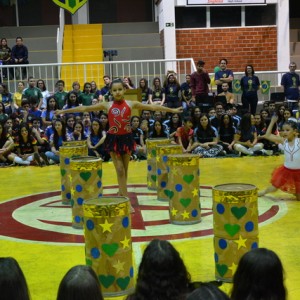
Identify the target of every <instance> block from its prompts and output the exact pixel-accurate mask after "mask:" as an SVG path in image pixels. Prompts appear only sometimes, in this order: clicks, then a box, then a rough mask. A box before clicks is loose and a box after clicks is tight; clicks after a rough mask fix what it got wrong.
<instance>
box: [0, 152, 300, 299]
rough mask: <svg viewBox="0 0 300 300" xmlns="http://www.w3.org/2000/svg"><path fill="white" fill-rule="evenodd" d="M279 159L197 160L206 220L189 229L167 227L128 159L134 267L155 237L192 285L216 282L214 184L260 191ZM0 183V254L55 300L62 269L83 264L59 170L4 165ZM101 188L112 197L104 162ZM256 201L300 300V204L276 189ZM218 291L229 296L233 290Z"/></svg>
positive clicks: (265, 235) (112, 181)
mask: <svg viewBox="0 0 300 300" xmlns="http://www.w3.org/2000/svg"><path fill="white" fill-rule="evenodd" d="M282 161H283V157H282V156H278V157H242V158H218V159H201V160H200V186H201V188H200V194H201V205H202V208H203V209H206V217H203V219H202V222H201V223H199V224H196V225H188V226H175V225H170V224H168V221H167V219H168V212H167V208H166V207H165V206H166V204H165V203H161V202H158V201H157V200H156V194H155V192H153V191H148V190H147V187H146V172H147V166H146V162H145V161H141V162H131V163H130V170H129V191H130V195H131V198H132V199H133V203H134V205H135V208H136V211H137V212H136V214H135V215H134V216H133V220H132V224H133V229H132V236H133V252H134V260H135V270H136V269H137V266H138V264H139V261H140V258H141V255H142V251H143V249H144V247H145V244H147V243H148V241H149V240H151V239H152V238H154V237H156V238H164V239H169V240H170V241H171V242H172V243H173V245H174V246H175V247H176V249H177V250H178V251H179V252H180V254H181V256H182V258H183V259H184V261H185V263H186V265H187V267H188V270H189V272H190V273H191V275H192V280H193V281H211V280H214V279H215V274H214V249H213V235H212V234H211V228H212V216H211V203H212V200H211V187H213V186H214V185H217V184H224V183H234V182H239V183H249V184H254V185H256V186H257V187H258V188H259V189H262V188H265V187H266V186H267V185H268V182H269V180H270V176H271V172H272V170H273V169H274V167H276V166H278V165H280V164H282ZM0 182H1V185H0V191H1V192H0V256H13V257H15V258H16V259H17V260H18V261H19V263H20V265H21V267H22V269H23V271H24V273H25V275H26V278H27V281H28V284H29V288H30V291H31V295H32V299H33V300H35V299H36V300H40V299H44V300H48V299H49V300H50V299H51V300H52V299H55V298H56V292H57V288H58V285H59V282H60V280H61V278H62V277H63V275H64V274H65V273H66V272H67V270H68V269H69V268H70V267H72V266H74V265H77V264H84V263H85V256H84V244H83V237H82V231H80V230H75V229H73V228H71V226H70V215H71V213H70V209H69V208H67V207H62V205H61V204H60V201H59V200H60V192H59V191H60V168H59V167H58V166H49V167H44V168H39V167H10V168H2V169H0ZM103 184H104V187H105V190H104V193H116V191H117V186H116V177H115V173H114V169H113V165H112V164H111V163H104V164H103ZM28 196H29V197H28ZM258 201H259V213H260V215H263V216H264V217H262V218H261V221H260V225H259V246H260V247H267V248H270V249H272V250H274V251H275V252H276V253H278V255H279V256H280V258H281V260H282V262H283V265H284V269H285V277H286V286H287V289H288V295H289V299H291V300H299V299H300V285H299V282H300V256H299V254H298V253H299V247H300V235H299V228H300V225H299V214H300V203H299V202H296V201H295V200H294V199H293V197H291V196H289V195H287V194H284V193H281V192H278V193H276V194H274V195H272V196H270V197H263V198H259V199H258ZM145 207H146V208H145ZM209 210H210V211H209ZM170 226H173V227H170ZM173 230H174V232H173ZM222 289H224V290H225V291H229V289H230V285H228V284H225V285H223V286H222ZM117 299H122V297H119V298H117Z"/></svg>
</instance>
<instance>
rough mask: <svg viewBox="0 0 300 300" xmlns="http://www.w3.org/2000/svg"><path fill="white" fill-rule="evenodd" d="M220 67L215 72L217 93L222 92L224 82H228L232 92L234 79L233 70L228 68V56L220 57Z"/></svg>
mask: <svg viewBox="0 0 300 300" xmlns="http://www.w3.org/2000/svg"><path fill="white" fill-rule="evenodd" d="M219 63H220V68H221V70H219V71H218V72H216V73H215V83H216V85H217V94H221V93H222V83H224V82H227V83H228V85H229V89H228V90H229V92H231V93H232V81H233V78H234V77H233V72H232V71H231V70H229V69H227V64H228V61H227V59H226V58H222V59H220V62H219Z"/></svg>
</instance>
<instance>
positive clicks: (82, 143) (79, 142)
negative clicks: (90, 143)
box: [63, 140, 87, 147]
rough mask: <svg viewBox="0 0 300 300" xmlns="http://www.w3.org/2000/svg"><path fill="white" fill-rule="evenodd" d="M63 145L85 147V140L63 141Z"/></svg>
mask: <svg viewBox="0 0 300 300" xmlns="http://www.w3.org/2000/svg"><path fill="white" fill-rule="evenodd" d="M63 146H68V147H76V146H85V147H87V141H86V140H82V141H63Z"/></svg>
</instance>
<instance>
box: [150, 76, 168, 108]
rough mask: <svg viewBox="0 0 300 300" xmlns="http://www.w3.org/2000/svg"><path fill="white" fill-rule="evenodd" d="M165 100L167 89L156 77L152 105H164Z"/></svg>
mask: <svg viewBox="0 0 300 300" xmlns="http://www.w3.org/2000/svg"><path fill="white" fill-rule="evenodd" d="M165 100H166V92H165V89H164V88H163V87H162V86H161V81H160V78H159V77H155V78H154V79H153V82H152V96H151V97H150V99H149V101H150V104H157V105H164V104H165Z"/></svg>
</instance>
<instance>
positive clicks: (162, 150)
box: [156, 144, 182, 201]
mask: <svg viewBox="0 0 300 300" xmlns="http://www.w3.org/2000/svg"><path fill="white" fill-rule="evenodd" d="M181 153H182V147H181V146H180V145H172V144H170V145H157V146H156V173H157V200H160V201H169V197H167V196H166V194H165V193H164V190H165V189H166V187H167V184H168V169H169V168H168V166H167V163H168V156H169V155H171V154H181Z"/></svg>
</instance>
